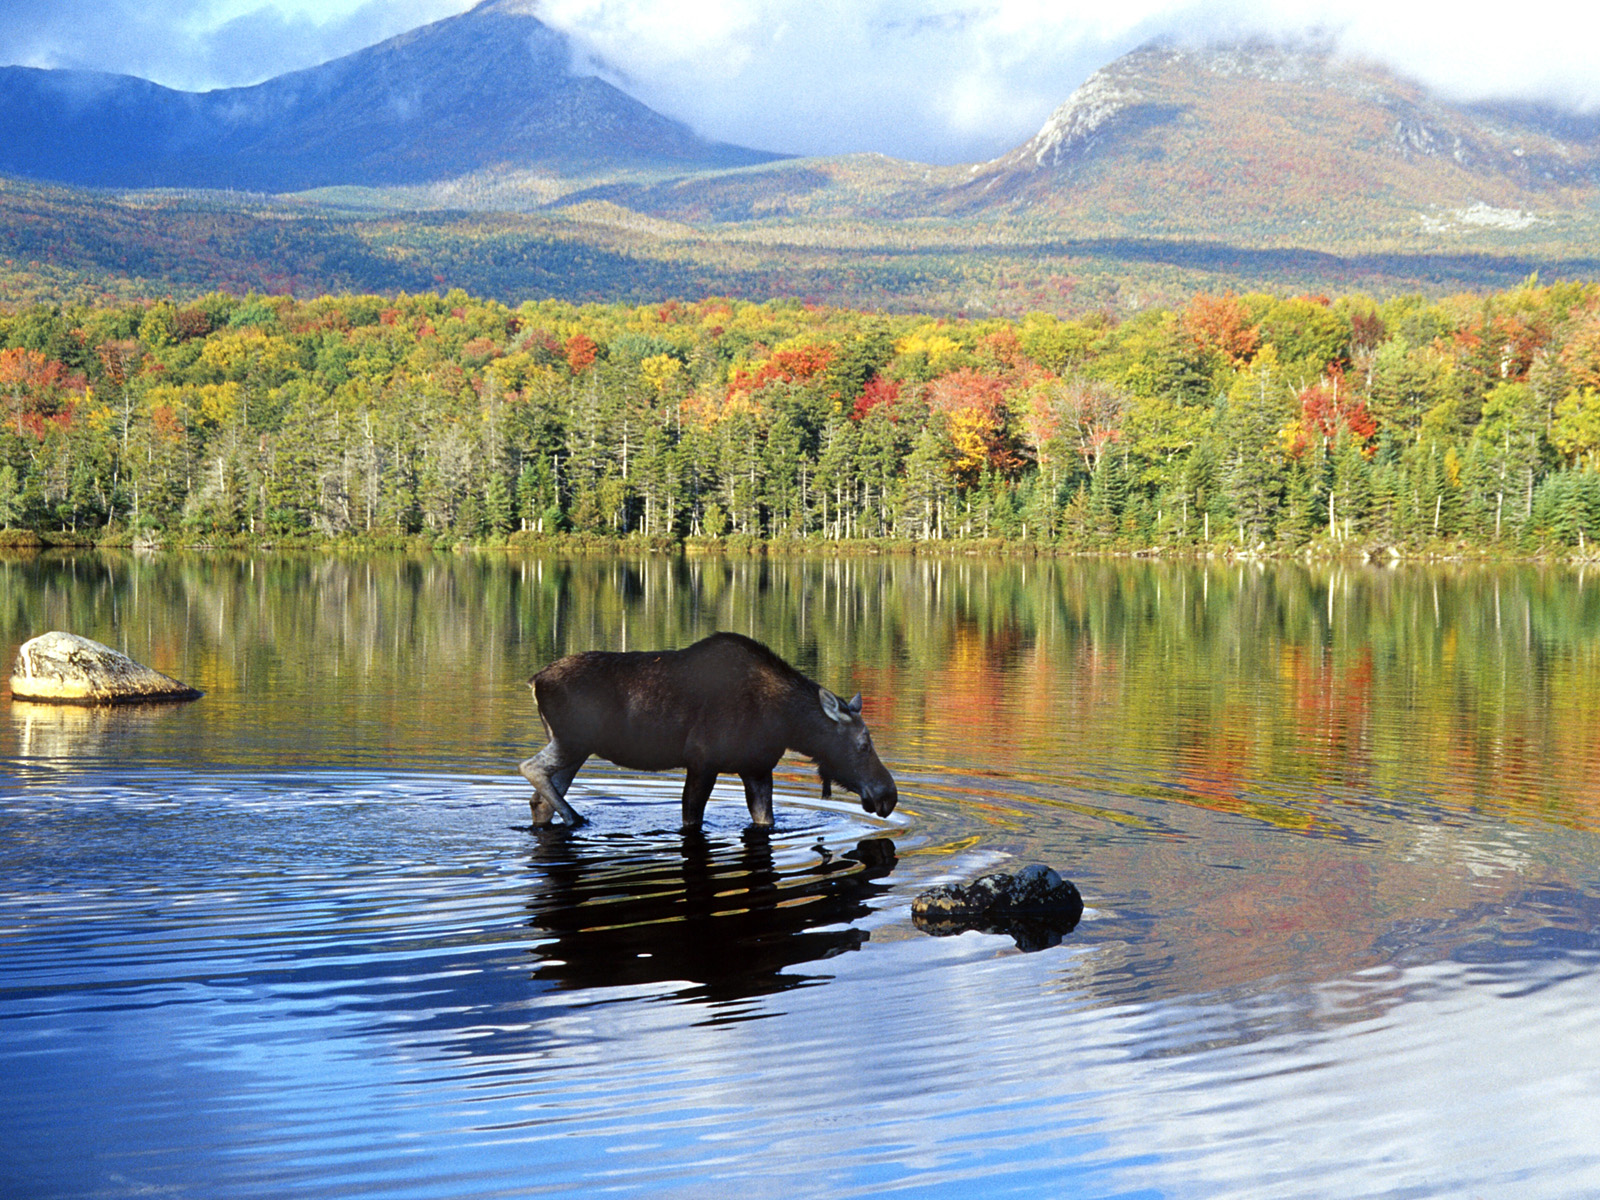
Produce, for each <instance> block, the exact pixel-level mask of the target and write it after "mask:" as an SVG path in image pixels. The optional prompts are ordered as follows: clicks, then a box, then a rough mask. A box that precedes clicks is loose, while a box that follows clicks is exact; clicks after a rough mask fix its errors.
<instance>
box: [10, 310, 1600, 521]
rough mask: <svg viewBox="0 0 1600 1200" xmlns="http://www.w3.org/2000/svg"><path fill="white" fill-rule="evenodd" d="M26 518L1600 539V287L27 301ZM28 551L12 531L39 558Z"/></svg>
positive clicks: (23, 364)
mask: <svg viewBox="0 0 1600 1200" xmlns="http://www.w3.org/2000/svg"><path fill="white" fill-rule="evenodd" d="M0 347H3V349H0V403H3V405H4V412H3V416H0V525H3V526H5V527H6V528H8V529H12V530H31V531H36V532H39V533H42V534H45V535H47V536H48V535H56V536H61V535H69V536H70V535H76V536H78V537H80V538H81V537H93V538H109V539H111V540H129V539H140V540H146V541H156V542H160V541H169V542H176V541H186V542H203V543H210V544H218V543H233V542H239V543H251V542H253V543H263V542H269V541H271V542H283V541H285V540H299V539H318V538H360V539H383V540H386V541H389V540H408V539H428V540H431V541H433V542H435V543H442V544H456V543H459V542H490V543H494V542H499V541H503V540H505V539H506V538H508V537H510V538H511V539H513V540H518V541H521V540H528V539H532V538H538V537H544V536H551V535H554V534H557V533H566V532H572V533H578V534H588V535H596V536H605V537H624V536H644V537H648V538H651V539H659V540H667V541H670V540H677V539H682V538H685V537H703V538H728V537H740V538H748V539H763V538H782V539H812V540H817V541H824V540H838V539H861V538H890V537H893V538H901V539H913V540H917V541H923V540H934V539H956V538H999V539H1006V540H1010V541H1016V542H1027V543H1040V544H1052V545H1061V546H1066V547H1071V548H1086V549H1092V548H1124V549H1138V550H1147V549H1174V550H1176V549H1188V548H1202V547H1206V546H1210V547H1214V548H1236V549H1247V550H1252V551H1254V550H1259V549H1267V550H1284V551H1287V550H1295V549H1299V548H1301V547H1305V546H1308V545H1310V546H1317V547H1321V548H1324V549H1327V550H1330V551H1339V550H1342V549H1351V550H1362V551H1371V550H1375V549H1378V548H1389V547H1396V548H1402V549H1409V550H1412V551H1425V550H1442V549H1448V548H1450V547H1460V546H1463V545H1467V546H1474V547H1477V546H1482V547H1499V548H1503V549H1507V550H1520V551H1530V550H1537V549H1539V548H1549V549H1555V548H1561V547H1570V548H1573V549H1577V550H1582V549H1584V548H1586V547H1587V544H1588V542H1589V541H1590V540H1591V539H1593V538H1594V536H1595V535H1596V533H1597V532H1600V471H1597V469H1600V286H1595V285H1577V284H1557V285H1551V286H1544V285H1540V284H1539V283H1538V282H1537V281H1534V280H1530V281H1529V282H1527V283H1526V284H1524V285H1523V286H1521V287H1518V288H1516V289H1514V290H1511V291H1507V292H1502V293H1499V294H1496V295H1492V296H1490V297H1488V298H1483V297H1475V296H1460V297H1456V298H1452V299H1446V300H1441V301H1429V300H1425V299H1422V298H1418V297H1412V298H1399V299H1392V300H1388V301H1386V302H1383V303H1375V302H1374V301H1372V300H1370V299H1367V298H1365V297H1362V296H1348V297H1343V298H1340V299H1338V300H1335V301H1329V300H1327V299H1325V298H1322V297H1307V296H1272V295H1265V294H1249V295H1233V294H1223V295H1211V294H1202V295H1196V296H1194V297H1193V298H1192V299H1190V300H1189V301H1188V302H1187V303H1186V304H1185V305H1183V306H1182V307H1180V308H1176V309H1149V310H1146V311H1144V312H1142V313H1140V314H1139V315H1138V316H1136V317H1134V318H1132V319H1129V320H1126V321H1122V322H1120V323H1119V322H1116V321H1114V320H1111V319H1109V318H1103V317H1102V318H1093V319H1085V320H1079V321H1070V320H1062V319H1059V318H1056V317H1053V316H1045V315H1033V316H1028V317H1026V318H1023V319H1021V320H1016V321H1011V320H998V319H997V320H987V321H955V320H936V319H932V318H927V317H919V316H889V315H883V314H876V313H871V314H869V313H862V312H856V311H849V310H843V309H835V308H827V307H820V306H815V305H809V304H803V303H799V302H772V303H767V304H751V303H744V302H737V301H727V300H717V299H708V300H704V301H701V302H699V303H694V304H682V303H676V302H673V303H666V304H651V305H643V306H631V305H620V304H614V305H588V306H581V307H579V306H574V305H571V304H567V303H563V302H557V301H544V302H537V303H535V302H530V303H526V304H523V305H521V306H520V307H518V308H515V309H513V308H508V307H506V306H504V305H502V304H500V303H497V302H493V301H484V300H479V299H474V298H473V297H471V296H469V295H467V294H466V293H464V292H461V291H455V292H451V293H448V294H446V295H443V296H439V295H433V294H423V295H404V294H402V295H397V296H390V297H379V296H340V297H323V298H319V299H314V300H308V301H297V300H295V299H292V298H289V297H278V296H273V297H268V296H262V295H249V296H246V297H244V298H237V297H230V296H227V295H223V294H212V295H208V296H206V297H204V298H202V299H200V300H199V301H198V302H196V303H193V304H189V305H184V306H181V307H180V306H177V305H174V304H173V303H171V302H160V303H153V304H151V303H120V304H118V303H111V304H104V305H95V306H82V307H74V308H66V309H59V308H52V307H46V306H39V307H32V308H26V309H19V310H15V311H11V312H7V313H3V314H0ZM11 536H12V537H13V539H15V537H16V535H15V534H13V535H11Z"/></svg>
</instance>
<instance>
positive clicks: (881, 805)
mask: <svg viewBox="0 0 1600 1200" xmlns="http://www.w3.org/2000/svg"><path fill="white" fill-rule="evenodd" d="M899 800H900V793H899V791H898V790H897V789H896V788H895V786H894V784H892V783H891V784H890V785H889V786H888V787H886V788H878V789H871V788H869V789H866V790H863V791H862V793H861V807H862V808H863V809H865V810H866V811H867V812H869V813H875V814H876V815H878V816H880V817H887V816H888V815H889V814H890V813H892V812H893V811H894V806H895V805H896V804H897V803H899Z"/></svg>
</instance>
